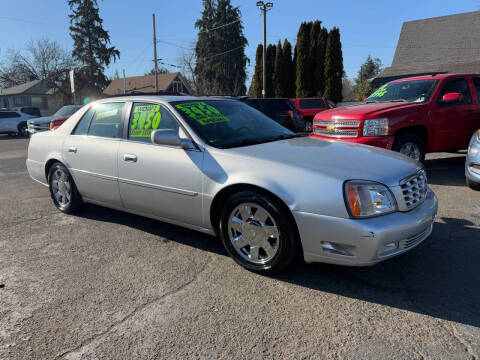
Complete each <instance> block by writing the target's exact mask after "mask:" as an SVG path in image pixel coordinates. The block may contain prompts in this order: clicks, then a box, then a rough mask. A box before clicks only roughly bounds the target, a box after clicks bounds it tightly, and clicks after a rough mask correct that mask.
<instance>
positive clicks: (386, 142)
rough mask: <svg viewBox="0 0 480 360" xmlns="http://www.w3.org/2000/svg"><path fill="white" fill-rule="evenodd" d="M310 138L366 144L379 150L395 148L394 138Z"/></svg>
mask: <svg viewBox="0 0 480 360" xmlns="http://www.w3.org/2000/svg"><path fill="white" fill-rule="evenodd" d="M310 136H313V137H318V138H321V139H329V140H341V141H348V142H352V143H356V144H364V145H370V146H376V147H379V148H384V149H388V150H391V149H392V146H393V140H394V137H393V136H374V137H363V136H361V137H356V138H349V137H330V136H322V135H317V134H315V133H312V134H311V135H310Z"/></svg>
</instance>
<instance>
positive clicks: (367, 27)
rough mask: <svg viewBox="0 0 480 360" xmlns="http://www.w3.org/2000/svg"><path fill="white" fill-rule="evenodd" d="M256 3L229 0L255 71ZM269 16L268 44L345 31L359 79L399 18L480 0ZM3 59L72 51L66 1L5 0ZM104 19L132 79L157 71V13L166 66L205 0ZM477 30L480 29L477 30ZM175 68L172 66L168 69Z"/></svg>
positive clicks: (388, 47)
mask: <svg viewBox="0 0 480 360" xmlns="http://www.w3.org/2000/svg"><path fill="white" fill-rule="evenodd" d="M255 3H256V1H254V0H242V1H240V0H232V4H233V5H235V6H239V7H240V9H241V11H242V15H243V17H242V19H243V25H244V27H245V36H246V37H247V39H248V42H249V46H248V47H247V50H246V54H247V56H248V57H249V58H250V59H251V61H252V62H251V64H250V66H249V67H248V73H249V76H251V74H252V72H253V66H254V61H255V50H256V47H257V45H258V43H259V42H261V41H262V36H263V35H262V19H261V16H260V11H259V10H258V9H257V8H256V6H255ZM273 3H274V7H273V9H272V10H271V11H270V12H269V13H268V17H267V41H268V42H269V43H276V42H278V40H279V39H284V38H288V39H289V40H290V41H291V42H294V41H295V38H296V34H297V31H298V27H299V25H300V23H301V22H302V21H311V20H316V19H319V20H321V21H322V22H323V25H324V26H326V27H327V28H329V29H330V28H331V27H333V26H337V27H339V28H340V32H341V40H342V44H343V59H344V67H345V71H346V72H347V75H348V76H349V77H352V78H353V77H355V76H356V73H357V71H358V69H359V66H360V64H361V63H362V62H363V61H364V60H365V58H366V57H367V55H368V54H371V55H372V56H373V57H379V58H380V59H381V60H382V62H383V63H384V65H386V66H388V65H390V63H391V61H392V59H393V54H394V52H395V46H396V43H397V40H398V36H399V34H400V30H401V27H402V23H403V22H404V21H408V20H417V19H423V18H429V17H435V16H442V15H450V14H455V13H462V12H468V11H475V10H478V9H479V8H480V1H478V0H461V1H451V0H402V1H396V2H393V1H357V0H335V1H321V0H318V1H315V0H295V1H293V0H277V1H273ZM0 4H1V7H0V8H1V12H0V56H2V55H4V54H5V51H6V49H8V48H12V47H13V48H16V49H24V47H25V44H26V43H27V42H28V41H29V40H35V39H38V38H41V37H47V38H49V39H52V40H56V41H58V42H59V43H60V44H61V45H62V46H64V47H65V48H67V49H69V50H71V48H72V46H73V41H72V40H71V38H70V36H69V32H68V25H69V18H68V13H69V11H70V10H69V8H68V6H67V1H66V0H41V1H39V0H14V1H11V0H0ZM99 6H100V16H101V17H102V18H103V19H104V26H105V29H106V30H108V31H109V32H110V36H111V41H112V45H114V46H116V47H117V48H118V49H119V50H120V53H121V57H120V60H118V61H117V62H116V63H114V64H112V65H111V66H110V67H109V69H108V70H107V75H109V76H112V75H113V74H114V72H115V70H116V69H118V71H119V72H120V73H121V71H122V69H125V70H126V74H127V76H135V75H143V74H144V73H145V72H147V71H148V70H149V69H151V68H152V65H153V62H152V58H153V50H152V47H153V44H152V43H153V40H152V19H151V17H152V13H155V14H156V18H157V37H158V38H159V43H158V54H159V57H160V58H162V59H164V62H165V63H167V64H177V63H178V58H179V56H180V53H181V51H182V48H189V47H190V46H191V44H192V42H193V41H195V39H196V34H197V32H196V30H195V28H194V23H195V21H196V19H198V17H199V16H200V13H201V11H202V2H201V1H200V0H183V1H178V0H177V1H175V0H173V1H166V0H136V1H131V0H103V1H99ZM479 31H480V29H479ZM166 68H167V69H168V70H170V71H175V70H176V68H175V67H171V66H166Z"/></svg>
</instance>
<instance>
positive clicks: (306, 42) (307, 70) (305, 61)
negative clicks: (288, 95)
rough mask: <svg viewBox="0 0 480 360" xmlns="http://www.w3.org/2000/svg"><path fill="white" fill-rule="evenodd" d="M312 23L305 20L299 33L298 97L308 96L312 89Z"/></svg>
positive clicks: (297, 59)
mask: <svg viewBox="0 0 480 360" xmlns="http://www.w3.org/2000/svg"><path fill="white" fill-rule="evenodd" d="M311 28H312V23H306V22H303V23H302V24H301V25H300V29H299V30H298V35H297V46H296V50H297V58H296V62H297V63H296V67H297V69H296V74H297V79H296V84H297V97H307V96H309V95H310V92H311V89H312V85H311V84H312V75H311V65H310V64H311V62H310V31H311Z"/></svg>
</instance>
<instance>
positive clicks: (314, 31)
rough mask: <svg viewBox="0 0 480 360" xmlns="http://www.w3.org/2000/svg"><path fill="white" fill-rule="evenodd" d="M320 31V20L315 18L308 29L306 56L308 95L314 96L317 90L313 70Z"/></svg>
mask: <svg viewBox="0 0 480 360" xmlns="http://www.w3.org/2000/svg"><path fill="white" fill-rule="evenodd" d="M320 31H321V22H320V21H319V20H316V21H315V22H314V23H312V28H311V30H310V55H309V56H308V60H309V64H308V65H309V73H310V78H311V80H310V86H311V87H310V90H309V95H308V96H314V95H316V93H317V92H318V84H317V83H316V82H315V70H316V69H317V66H318V59H317V48H318V45H319V35H320Z"/></svg>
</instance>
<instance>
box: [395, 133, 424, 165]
mask: <svg viewBox="0 0 480 360" xmlns="http://www.w3.org/2000/svg"><path fill="white" fill-rule="evenodd" d="M426 148H427V147H426V145H425V142H424V141H423V140H422V138H420V136H418V135H416V134H412V133H405V134H400V135H398V136H396V137H395V141H394V143H393V147H392V150H393V151H398V152H399V153H402V154H404V155H406V156H408V157H409V158H412V159H414V160H417V161H420V162H424V161H425V152H426Z"/></svg>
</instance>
